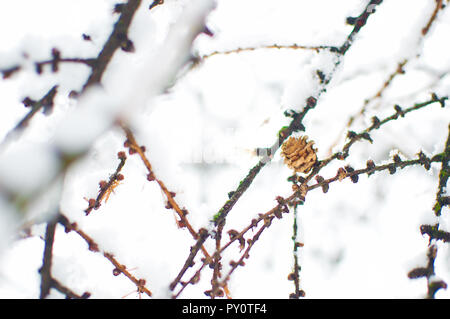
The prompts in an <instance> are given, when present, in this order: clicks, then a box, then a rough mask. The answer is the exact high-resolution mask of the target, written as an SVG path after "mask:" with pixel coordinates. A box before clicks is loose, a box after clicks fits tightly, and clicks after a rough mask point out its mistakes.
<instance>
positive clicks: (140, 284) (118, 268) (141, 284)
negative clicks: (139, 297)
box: [58, 213, 152, 297]
mask: <svg viewBox="0 0 450 319" xmlns="http://www.w3.org/2000/svg"><path fill="white" fill-rule="evenodd" d="M58 223H60V224H61V225H63V226H64V227H65V229H66V232H70V231H74V232H76V233H77V234H78V235H79V236H80V237H81V238H82V239H84V241H85V242H86V243H87V244H88V248H89V250H90V251H93V252H100V249H99V247H98V244H97V243H96V242H95V241H94V240H93V239H92V238H91V237H90V236H89V235H88V234H86V233H85V232H84V231H82V230H81V229H79V228H78V226H77V224H76V223H71V222H70V221H69V219H68V218H67V217H66V216H64V215H63V214H62V213H60V214H59V215H58ZM103 256H104V257H105V258H106V259H108V260H109V261H110V262H111V263H112V264H113V265H114V267H115V268H114V271H113V274H114V275H119V274H121V273H123V274H124V275H125V277H127V278H128V279H129V280H130V281H131V282H133V283H134V284H135V285H136V287H137V291H138V292H139V293H145V294H146V295H147V296H149V297H151V296H152V292H151V291H150V290H149V289H148V288H147V287H146V286H145V285H146V281H145V279H138V278H136V277H135V276H133V275H132V274H131V273H130V272H129V271H128V270H127V268H126V266H125V265H122V264H120V263H119V262H118V261H117V259H116V258H115V257H114V255H113V254H111V253H109V252H103Z"/></svg>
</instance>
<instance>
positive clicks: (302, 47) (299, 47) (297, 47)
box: [196, 43, 339, 63]
mask: <svg viewBox="0 0 450 319" xmlns="http://www.w3.org/2000/svg"><path fill="white" fill-rule="evenodd" d="M263 49H278V50H281V49H284V50H310V51H316V52H320V51H322V50H330V51H331V52H337V51H338V50H339V48H337V47H335V46H328V45H318V46H313V45H311V46H308V45H298V44H296V43H294V44H289V45H283V44H268V45H261V46H257V47H245V48H236V49H231V50H226V51H213V52H211V53H209V54H204V55H202V56H201V57H198V58H197V59H198V60H197V61H196V62H197V63H198V62H200V60H206V59H209V58H211V57H213V56H216V55H229V54H233V53H241V52H250V51H259V50H263Z"/></svg>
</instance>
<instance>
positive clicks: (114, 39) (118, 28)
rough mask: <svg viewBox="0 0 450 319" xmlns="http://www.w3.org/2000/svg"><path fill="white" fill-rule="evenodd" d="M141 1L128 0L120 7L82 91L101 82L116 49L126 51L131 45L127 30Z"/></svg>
mask: <svg viewBox="0 0 450 319" xmlns="http://www.w3.org/2000/svg"><path fill="white" fill-rule="evenodd" d="M141 2H142V1H141V0H128V2H127V3H125V4H123V6H122V7H121V10H120V12H121V14H120V17H119V19H118V20H117V22H116V24H115V25H114V28H113V31H112V33H111V35H110V36H109V38H108V40H107V41H106V43H105V45H104V46H103V49H102V50H101V51H100V53H99V55H98V56H97V58H96V59H95V62H93V67H92V68H93V70H92V73H91V75H90V76H89V78H88V80H87V81H86V83H85V84H84V86H83V89H82V92H84V91H85V90H86V89H87V88H88V87H90V86H92V85H94V84H98V83H100V82H101V80H102V77H103V74H104V73H105V71H106V68H107V66H108V65H109V62H110V61H111V59H112V57H113V55H114V53H115V52H116V51H117V50H118V49H120V48H121V49H122V50H125V51H127V48H128V49H129V48H130V46H132V42H131V41H130V40H129V39H128V30H129V28H130V25H131V21H132V19H133V17H134V14H135V13H136V11H137V9H138V8H139V6H140V4H141ZM131 51H132V50H131Z"/></svg>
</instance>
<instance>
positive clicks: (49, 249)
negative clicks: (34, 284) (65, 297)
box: [39, 220, 57, 299]
mask: <svg viewBox="0 0 450 319" xmlns="http://www.w3.org/2000/svg"><path fill="white" fill-rule="evenodd" d="M56 224H57V221H56V220H51V221H49V222H48V223H47V229H46V231H45V247H44V258H43V262H42V267H41V268H40V269H39V273H40V274H41V293H40V296H39V298H40V299H44V298H45V297H47V296H48V294H49V293H50V289H51V288H52V284H53V282H52V259H53V243H54V241H55V229H56Z"/></svg>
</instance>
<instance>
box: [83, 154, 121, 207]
mask: <svg viewBox="0 0 450 319" xmlns="http://www.w3.org/2000/svg"><path fill="white" fill-rule="evenodd" d="M117 157H118V158H119V160H120V163H119V165H118V166H117V168H116V171H115V172H114V173H113V174H112V175H111V176H110V177H109V180H108V182H106V181H100V183H99V187H100V191H99V193H98V195H97V198H96V199H94V198H90V199H89V200H88V203H89V206H88V208H86V209H85V210H84V212H85V213H86V215H89V214H90V213H91V211H92V209H95V210H97V209H99V208H100V206H101V202H102V201H103V199H104V198H105V197H106V199H105V202H106V200H107V199H108V197H109V194H110V193H111V192H113V191H114V188H115V187H116V186H117V185H118V183H119V182H120V181H122V180H123V179H124V176H123V175H122V174H120V171H121V170H122V168H123V166H124V165H125V162H126V160H127V156H126V154H125V152H119V153H118V154H117Z"/></svg>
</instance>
